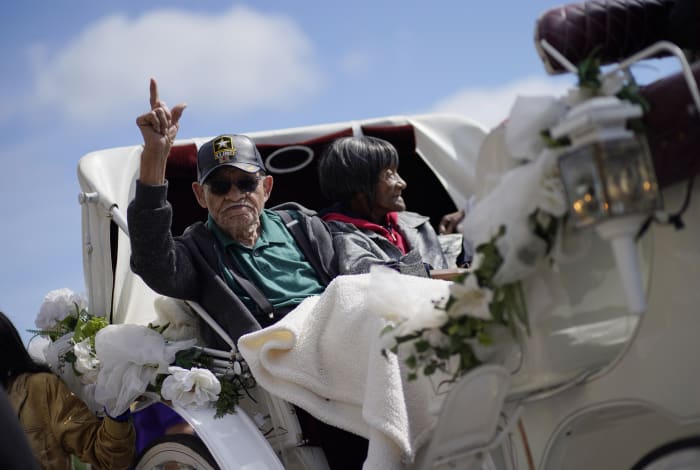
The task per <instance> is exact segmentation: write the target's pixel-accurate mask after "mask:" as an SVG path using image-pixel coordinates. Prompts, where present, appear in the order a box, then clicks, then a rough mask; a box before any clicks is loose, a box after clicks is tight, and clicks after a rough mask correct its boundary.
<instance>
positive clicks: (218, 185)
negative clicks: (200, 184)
mask: <svg viewBox="0 0 700 470" xmlns="http://www.w3.org/2000/svg"><path fill="white" fill-rule="evenodd" d="M261 179H262V177H261V176H255V177H251V178H239V179H237V180H227V179H211V180H207V182H206V183H205V184H206V185H207V186H209V189H210V190H211V192H212V193H213V194H216V195H217V196H223V195H224V194H228V192H229V191H231V186H235V187H237V188H238V190H239V191H240V192H242V193H252V192H253V191H255V190H256V189H258V184H260V180H261Z"/></svg>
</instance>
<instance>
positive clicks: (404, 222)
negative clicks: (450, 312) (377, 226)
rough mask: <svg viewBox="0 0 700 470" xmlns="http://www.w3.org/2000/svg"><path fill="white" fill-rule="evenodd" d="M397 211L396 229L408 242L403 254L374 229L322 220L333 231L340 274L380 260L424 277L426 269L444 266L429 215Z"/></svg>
mask: <svg viewBox="0 0 700 470" xmlns="http://www.w3.org/2000/svg"><path fill="white" fill-rule="evenodd" d="M398 214H399V219H398V230H399V232H401V235H403V237H404V239H405V240H406V242H407V243H408V249H409V252H408V253H406V254H405V255H402V254H401V251H400V250H399V249H398V248H397V247H396V246H395V245H394V244H392V243H391V242H390V241H389V240H387V239H386V238H384V237H383V236H381V235H380V234H378V233H376V232H373V231H371V230H360V229H358V228H357V227H355V226H354V225H352V224H349V223H346V222H340V221H335V220H333V221H329V222H326V223H327V224H328V226H329V227H330V229H331V232H332V233H333V245H334V247H335V252H336V254H337V256H338V270H339V273H340V274H358V273H366V272H369V268H370V267H371V266H372V265H377V264H381V265H385V266H389V267H391V268H394V269H397V270H398V271H399V272H402V273H405V274H413V275H418V276H424V277H425V276H427V275H428V273H427V270H429V269H445V268H447V267H448V261H447V259H446V258H445V255H444V254H443V252H442V249H441V247H440V242H439V240H438V236H437V234H436V233H435V230H434V229H433V227H432V225H430V219H429V218H428V217H426V216H423V215H420V214H417V213H415V212H408V211H401V212H399V213H398ZM426 264H427V265H428V266H426Z"/></svg>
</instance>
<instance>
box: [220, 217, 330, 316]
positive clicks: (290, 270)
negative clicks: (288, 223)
mask: <svg viewBox="0 0 700 470" xmlns="http://www.w3.org/2000/svg"><path fill="white" fill-rule="evenodd" d="M260 223H261V226H262V230H261V233H260V237H258V240H257V241H256V242H255V246H253V247H252V248H251V247H247V246H244V245H242V244H240V243H238V242H237V241H235V240H233V239H231V238H230V237H229V236H228V235H226V234H225V233H224V232H223V231H222V230H221V229H220V228H219V227H218V226H217V225H216V223H215V222H214V220H213V219H212V218H211V216H209V220H207V227H208V228H209V229H210V230H211V231H212V233H213V234H214V236H215V237H216V239H217V241H218V243H219V247H224V249H225V250H227V251H228V252H229V253H230V254H231V259H232V260H233V262H234V263H235V264H236V266H237V267H238V270H239V272H240V273H241V274H243V276H244V277H246V278H247V279H248V280H249V281H250V282H252V283H253V284H254V285H255V286H256V287H257V288H258V289H260V291H261V292H262V293H263V295H264V296H265V297H266V298H267V300H269V301H270V303H271V304H272V306H273V307H274V308H275V309H278V308H283V307H293V306H296V305H298V304H299V303H301V301H302V300H304V299H305V298H306V297H309V296H311V295H316V294H320V293H321V292H323V286H322V285H321V283H320V282H319V281H318V278H317V276H316V273H315V271H314V269H313V267H312V266H311V264H309V262H308V261H307V260H306V258H305V257H304V254H303V253H302V252H301V250H300V249H299V247H298V246H297V244H296V242H295V241H294V238H293V237H292V235H291V234H290V233H289V231H288V230H287V228H286V227H285V225H284V222H283V221H282V219H281V218H280V217H279V216H278V215H277V214H275V212H274V211H271V210H269V209H263V211H262V214H261V216H260ZM219 262H220V263H221V268H222V271H223V272H224V275H225V277H226V282H227V283H228V285H229V287H231V289H233V291H234V293H235V294H236V295H238V296H239V297H240V299H241V300H242V301H243V303H244V304H245V305H246V307H248V309H249V310H250V311H251V312H253V314H254V315H256V316H259V315H261V313H262V312H260V309H259V308H258V306H257V304H256V303H255V301H253V300H252V299H251V298H250V296H248V294H247V293H246V292H245V291H244V290H243V289H242V288H241V287H240V286H239V285H238V283H237V282H236V280H235V279H234V278H233V275H232V274H231V271H230V270H229V269H228V268H227V267H226V265H225V263H224V260H223V258H220V260H219Z"/></svg>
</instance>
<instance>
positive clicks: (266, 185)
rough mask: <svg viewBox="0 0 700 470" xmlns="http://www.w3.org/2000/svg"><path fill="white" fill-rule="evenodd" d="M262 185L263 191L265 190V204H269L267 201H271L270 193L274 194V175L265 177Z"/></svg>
mask: <svg viewBox="0 0 700 470" xmlns="http://www.w3.org/2000/svg"><path fill="white" fill-rule="evenodd" d="M262 183H263V189H264V190H265V202H267V200H268V199H270V193H271V192H272V184H273V183H274V180H273V178H272V175H265V176H263V180H262Z"/></svg>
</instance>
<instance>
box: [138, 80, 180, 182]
mask: <svg viewBox="0 0 700 470" xmlns="http://www.w3.org/2000/svg"><path fill="white" fill-rule="evenodd" d="M150 103H151V110H150V111H149V112H147V113H145V114H142V115H141V116H139V117H137V118H136V125H137V126H139V130H140V131H141V135H142V136H143V144H144V146H143V153H142V154H141V175H140V180H141V183H143V184H148V185H160V184H163V183H164V182H165V165H166V163H167V159H168V152H170V147H171V146H172V145H173V142H174V141H175V137H176V136H177V131H178V130H179V129H180V117H181V116H182V112H183V111H184V110H185V106H186V105H185V104H184V103H180V104H178V105H177V106H175V107H174V108H173V109H172V110H171V109H170V108H168V105H167V104H165V102H164V101H161V99H160V97H159V96H158V83H157V82H156V80H155V79H154V78H151V84H150Z"/></svg>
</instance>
